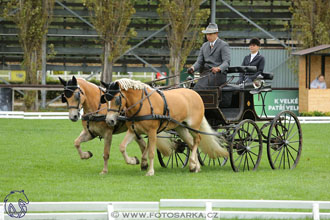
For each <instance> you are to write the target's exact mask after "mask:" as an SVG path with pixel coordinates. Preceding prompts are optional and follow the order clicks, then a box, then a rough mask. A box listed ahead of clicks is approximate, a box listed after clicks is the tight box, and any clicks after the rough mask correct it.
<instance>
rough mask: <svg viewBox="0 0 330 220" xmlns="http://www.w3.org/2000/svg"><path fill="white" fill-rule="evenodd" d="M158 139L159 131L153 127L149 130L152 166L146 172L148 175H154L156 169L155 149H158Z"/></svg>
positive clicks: (149, 152)
mask: <svg viewBox="0 0 330 220" xmlns="http://www.w3.org/2000/svg"><path fill="white" fill-rule="evenodd" d="M156 141H157V132H156V130H154V129H152V130H149V132H148V148H147V150H148V158H149V161H150V167H149V170H148V172H147V174H146V176H153V175H154V174H155V170H154V157H155V150H156Z"/></svg>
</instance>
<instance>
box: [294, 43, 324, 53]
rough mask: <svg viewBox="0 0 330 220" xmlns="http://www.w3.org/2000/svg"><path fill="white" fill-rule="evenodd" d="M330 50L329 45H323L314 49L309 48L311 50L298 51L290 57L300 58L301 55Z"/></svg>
mask: <svg viewBox="0 0 330 220" xmlns="http://www.w3.org/2000/svg"><path fill="white" fill-rule="evenodd" d="M328 48H330V44H323V45H319V46H316V47H311V48H307V49H304V50H298V51H295V52H293V53H292V55H298V56H302V55H306V54H310V53H314V52H318V51H320V50H325V49H328Z"/></svg>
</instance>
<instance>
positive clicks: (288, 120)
mask: <svg viewBox="0 0 330 220" xmlns="http://www.w3.org/2000/svg"><path fill="white" fill-rule="evenodd" d="M301 149H302V132H301V127H300V123H299V120H298V118H297V116H296V115H295V114H294V113H293V112H291V111H283V112H281V113H279V114H278V115H277V116H276V117H275V118H274V119H273V122H272V124H271V126H270V128H269V132H268V140H267V155H268V160H269V164H270V166H271V167H272V168H273V169H293V168H295V167H296V166H297V164H298V161H299V159H300V155H301Z"/></svg>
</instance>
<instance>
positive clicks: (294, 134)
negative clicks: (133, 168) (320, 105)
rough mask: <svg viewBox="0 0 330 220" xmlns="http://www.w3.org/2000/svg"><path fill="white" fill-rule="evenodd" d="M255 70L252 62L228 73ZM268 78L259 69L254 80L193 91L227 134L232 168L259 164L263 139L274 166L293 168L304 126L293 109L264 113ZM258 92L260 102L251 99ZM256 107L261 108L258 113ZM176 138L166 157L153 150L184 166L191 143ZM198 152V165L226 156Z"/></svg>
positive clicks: (167, 162)
mask: <svg viewBox="0 0 330 220" xmlns="http://www.w3.org/2000/svg"><path fill="white" fill-rule="evenodd" d="M255 72H256V68H255V67H244V66H240V67H230V68H229V70H228V73H227V75H228V76H230V75H232V74H235V73H244V75H247V76H248V75H249V74H253V73H255ZM231 79H233V77H231ZM272 79H273V74H272V73H263V74H262V75H260V76H259V77H258V78H257V79H256V80H255V81H254V82H253V83H248V84H240V85H236V84H230V83H226V84H225V85H224V86H221V87H219V88H213V89H207V90H198V91H197V92H198V93H199V95H200V96H201V97H202V99H203V102H204V107H205V117H206V118H207V121H208V122H209V124H210V125H211V126H212V128H213V129H214V130H217V131H219V132H220V133H221V134H222V135H223V136H224V137H225V138H226V140H227V148H228V151H229V155H230V163H231V166H232V169H233V170H234V171H236V172H237V171H245V170H255V169H257V167H258V165H259V163H260V160H261V156H262V151H263V145H266V147H267V156H268V161H269V164H270V166H271V168H272V169H292V168H295V167H296V165H297V163H298V161H299V158H300V155H301V150H302V131H301V127H300V123H299V120H298V118H297V117H296V115H295V114H294V113H292V112H291V111H283V112H280V113H279V114H278V115H276V116H275V117H269V116H267V114H266V109H265V108H266V106H265V98H266V95H267V93H268V92H271V91H272V89H271V86H270V84H267V81H269V80H272ZM229 81H230V80H229ZM256 96H257V98H258V99H259V100H260V102H261V104H259V106H258V105H257V104H255V98H256ZM256 108H259V109H258V110H259V112H258V113H257V111H256ZM259 126H260V128H259ZM174 135H175V133H174ZM176 142H177V146H178V147H177V149H174V150H173V154H171V155H170V156H168V157H164V156H163V155H162V154H161V152H160V151H158V152H157V153H158V159H159V161H160V164H161V165H162V166H163V167H168V166H170V167H173V166H182V167H184V166H185V165H186V164H187V162H188V159H187V158H188V157H189V148H188V146H187V145H186V144H185V143H184V142H182V141H181V140H180V138H178V139H177V140H176ZM198 153H199V154H198V159H199V161H200V163H201V164H202V165H213V166H223V165H225V164H226V162H227V159H228V158H224V159H223V158H216V159H211V158H209V157H208V156H207V155H206V154H204V153H202V152H200V151H199V152H198Z"/></svg>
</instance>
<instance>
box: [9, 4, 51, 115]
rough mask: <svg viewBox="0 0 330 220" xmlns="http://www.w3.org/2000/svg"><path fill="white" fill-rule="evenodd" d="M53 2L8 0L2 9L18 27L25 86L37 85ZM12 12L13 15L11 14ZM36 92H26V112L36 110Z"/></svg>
mask: <svg viewBox="0 0 330 220" xmlns="http://www.w3.org/2000/svg"><path fill="white" fill-rule="evenodd" d="M53 7H54V0H10V1H8V2H7V7H6V8H5V9H4V15H5V17H6V18H7V19H9V20H11V21H13V22H14V23H15V24H16V25H17V27H18V39H19V42H20V44H21V46H22V48H23V51H24V57H23V59H24V60H23V66H24V69H25V72H26V79H25V83H26V84H38V83H39V80H38V77H37V71H38V70H40V68H41V46H42V43H43V40H45V39H46V38H45V37H44V36H45V35H46V34H47V31H48V25H49V23H50V18H51V16H52V13H53ZM13 12H14V13H13ZM36 96H37V92H36V91H26V92H25V96H24V104H25V108H26V110H36V109H38V105H37V104H36Z"/></svg>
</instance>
